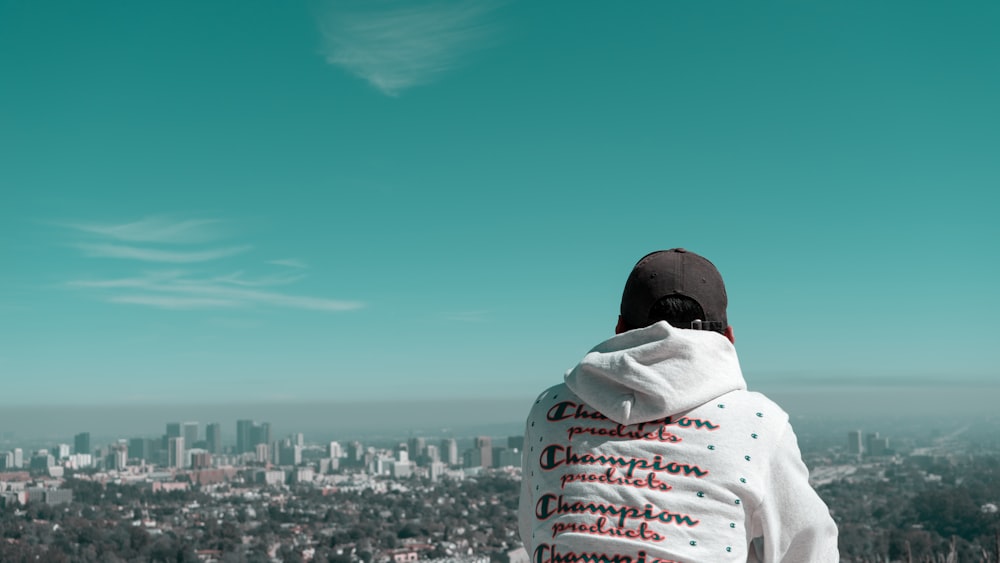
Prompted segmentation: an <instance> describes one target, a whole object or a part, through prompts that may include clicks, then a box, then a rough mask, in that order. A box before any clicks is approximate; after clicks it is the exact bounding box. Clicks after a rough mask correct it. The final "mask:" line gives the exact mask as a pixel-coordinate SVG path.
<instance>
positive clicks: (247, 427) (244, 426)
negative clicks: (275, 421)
mask: <svg viewBox="0 0 1000 563" xmlns="http://www.w3.org/2000/svg"><path fill="white" fill-rule="evenodd" d="M253 427H254V424H253V421H252V420H237V421H236V453H238V454H242V453H246V452H249V451H252V450H253V446H254V445H255V444H253V443H252V442H251V441H250V438H251V435H250V434H251V432H252V431H253Z"/></svg>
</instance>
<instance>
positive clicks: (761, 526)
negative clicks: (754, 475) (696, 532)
mask: <svg viewBox="0 0 1000 563" xmlns="http://www.w3.org/2000/svg"><path fill="white" fill-rule="evenodd" d="M768 473H769V475H768V479H767V483H768V486H767V489H766V492H765V496H764V498H763V499H762V500H761V502H760V504H759V505H758V506H757V509H756V510H755V511H754V512H753V514H752V515H751V519H750V538H749V539H751V540H752V543H751V546H750V556H749V558H748V561H754V562H758V561H759V562H761V563H802V562H805V561H808V562H809V563H836V562H837V561H839V560H840V555H839V553H838V551H837V525H836V524H835V523H834V521H833V518H831V517H830V511H829V509H828V508H827V507H826V504H824V503H823V501H822V500H821V499H820V498H819V495H817V494H816V491H814V490H813V488H812V486H810V485H809V470H808V469H807V468H806V465H805V463H803V462H802V455H801V453H800V452H799V445H798V441H797V439H796V437H795V432H794V431H793V430H792V427H791V425H790V424H786V426H785V432H784V434H783V435H782V437H781V439H780V440H779V443H778V445H777V448H776V450H775V451H774V453H773V455H772V456H771V460H770V466H769V468H768Z"/></svg>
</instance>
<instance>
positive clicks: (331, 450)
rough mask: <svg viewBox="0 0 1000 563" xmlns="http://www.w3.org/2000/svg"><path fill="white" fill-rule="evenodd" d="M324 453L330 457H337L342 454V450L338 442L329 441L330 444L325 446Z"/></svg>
mask: <svg viewBox="0 0 1000 563" xmlns="http://www.w3.org/2000/svg"><path fill="white" fill-rule="evenodd" d="M326 453H327V455H329V456H330V457H331V458H339V457H343V456H344V451H343V449H341V447H340V442H330V445H329V446H327V448H326Z"/></svg>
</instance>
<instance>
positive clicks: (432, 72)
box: [320, 0, 497, 96]
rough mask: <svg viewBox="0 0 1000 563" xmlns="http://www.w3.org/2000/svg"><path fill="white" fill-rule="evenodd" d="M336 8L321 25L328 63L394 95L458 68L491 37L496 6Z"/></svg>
mask: <svg viewBox="0 0 1000 563" xmlns="http://www.w3.org/2000/svg"><path fill="white" fill-rule="evenodd" d="M354 6H355V9H350V8H345V7H344V5H343V4H337V6H336V7H334V8H332V9H331V10H330V12H329V13H328V14H327V15H326V17H325V18H324V19H323V21H321V22H320V28H321V31H322V34H323V54H324V56H325V57H326V60H327V62H329V63H330V64H333V65H336V66H339V67H342V68H344V69H345V70H347V71H348V72H351V73H352V74H355V75H357V76H359V77H361V78H363V79H365V80H367V81H368V82H369V83H370V84H371V85H372V86H374V87H375V88H378V89H379V90H380V91H382V92H383V93H384V94H387V95H389V96H396V95H398V94H399V93H400V92H402V91H403V90H405V89H407V88H410V87H412V86H417V85H420V84H426V83H428V82H431V81H433V80H434V79H436V78H437V77H439V76H440V75H442V74H444V73H445V72H447V71H449V70H451V69H453V68H456V67H458V66H460V65H461V64H462V62H463V60H464V59H465V58H466V57H467V56H468V54H469V53H470V52H471V51H473V50H475V49H477V48H481V47H482V46H484V45H485V44H486V42H487V41H488V40H489V39H491V37H492V36H493V35H494V25H492V24H491V23H490V22H489V21H488V19H487V16H488V15H489V14H490V12H492V11H493V10H494V9H495V8H496V7H497V3H496V2H488V1H481V2H479V1H476V2H473V1H462V2H434V3H425V4H423V5H419V6H413V5H412V4H403V3H394V4H386V3H384V2H383V3H373V2H370V1H367V0H366V1H364V2H360V3H357V4H354Z"/></svg>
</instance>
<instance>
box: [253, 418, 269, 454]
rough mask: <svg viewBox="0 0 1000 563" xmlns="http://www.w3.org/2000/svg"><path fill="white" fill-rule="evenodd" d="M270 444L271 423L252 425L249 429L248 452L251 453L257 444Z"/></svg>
mask: <svg viewBox="0 0 1000 563" xmlns="http://www.w3.org/2000/svg"><path fill="white" fill-rule="evenodd" d="M270 443H271V423H270V422H261V423H260V424H256V423H255V424H254V425H253V427H251V428H250V450H251V451H253V448H254V446H256V445H257V444H270Z"/></svg>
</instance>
